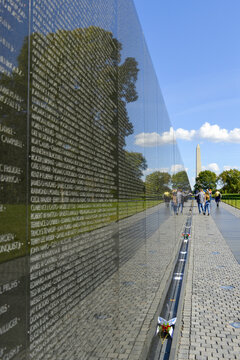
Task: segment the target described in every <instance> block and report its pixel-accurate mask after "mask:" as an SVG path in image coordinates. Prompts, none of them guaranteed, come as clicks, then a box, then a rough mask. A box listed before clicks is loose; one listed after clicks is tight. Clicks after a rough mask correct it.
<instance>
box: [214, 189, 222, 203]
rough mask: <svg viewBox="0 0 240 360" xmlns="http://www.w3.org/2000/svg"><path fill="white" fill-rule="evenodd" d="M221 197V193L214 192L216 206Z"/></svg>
mask: <svg viewBox="0 0 240 360" xmlns="http://www.w3.org/2000/svg"><path fill="white" fill-rule="evenodd" d="M221 197H222V195H221V193H220V191H218V190H217V191H216V192H215V202H216V204H217V207H219V203H220V201H221Z"/></svg>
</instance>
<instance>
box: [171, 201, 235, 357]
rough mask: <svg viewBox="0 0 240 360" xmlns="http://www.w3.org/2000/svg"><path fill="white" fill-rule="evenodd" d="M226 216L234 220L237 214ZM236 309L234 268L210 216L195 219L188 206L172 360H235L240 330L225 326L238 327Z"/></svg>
mask: <svg viewBox="0 0 240 360" xmlns="http://www.w3.org/2000/svg"><path fill="white" fill-rule="evenodd" d="M221 205H223V206H224V209H226V210H228V209H229V208H230V206H228V205H226V204H221ZM230 210H231V213H234V215H235V216H237V217H240V210H238V215H236V213H237V212H236V210H237V209H236V210H235V209H234V210H232V209H230ZM239 246H240V244H239ZM239 309H240V265H239V264H238V262H237V260H236V259H235V257H234V255H233V253H232V251H231V250H230V248H229V246H228V245H227V242H226V241H225V239H224V238H223V236H222V234H221V232H220V231H219V229H218V227H217V225H216V223H215V221H214V220H213V218H212V216H204V215H202V214H198V211H197V207H196V206H194V208H193V222H192V237H191V246H190V254H189V268H188V273H187V283H186V287H185V297H184V305H183V313H182V319H181V321H182V327H181V334H180V336H179V338H180V340H179V344H178V350H177V352H176V357H175V358H176V360H183V359H184V360H188V359H193V360H205V359H206V360H218V359H225V360H226V359H227V360H234V359H238V360H239V359H240V329H236V328H234V327H232V326H231V325H230V324H231V323H233V322H235V321H240V310H239Z"/></svg>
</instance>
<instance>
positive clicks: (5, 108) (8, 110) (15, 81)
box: [0, 40, 28, 203]
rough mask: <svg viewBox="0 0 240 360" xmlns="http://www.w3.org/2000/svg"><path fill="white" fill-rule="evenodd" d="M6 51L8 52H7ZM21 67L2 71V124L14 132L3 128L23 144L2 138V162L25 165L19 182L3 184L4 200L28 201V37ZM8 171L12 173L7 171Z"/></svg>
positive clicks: (1, 190) (21, 56)
mask: <svg viewBox="0 0 240 360" xmlns="http://www.w3.org/2000/svg"><path fill="white" fill-rule="evenodd" d="M4 55H6V54H4ZM18 64H19V65H18V71H13V72H12V73H11V74H10V75H7V74H6V73H5V74H1V75H0V94H1V100H0V124H1V126H2V127H4V126H5V127H7V128H10V129H12V133H10V134H6V133H5V132H4V131H2V132H1V135H2V136H5V135H7V137H8V138H9V139H12V140H18V141H20V143H19V144H20V146H13V145H10V144H8V143H7V142H3V141H0V157H1V160H0V163H2V164H6V165H11V166H13V167H18V168H21V174H18V176H17V177H18V179H19V182H16V183H11V182H3V183H2V184H0V192H1V193H0V202H4V203H24V202H25V197H26V181H27V180H26V165H27V161H26V156H27V153H26V151H27V79H28V78H27V76H28V75H27V69H28V62H27V41H26V40H25V41H24V44H23V47H22V52H21V54H20V55H19V56H18ZM5 175H12V174H11V173H5Z"/></svg>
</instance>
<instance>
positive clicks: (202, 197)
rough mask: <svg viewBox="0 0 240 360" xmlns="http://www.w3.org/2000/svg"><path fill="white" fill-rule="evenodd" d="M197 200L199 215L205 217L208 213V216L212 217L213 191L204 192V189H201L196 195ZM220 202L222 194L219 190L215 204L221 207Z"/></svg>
mask: <svg viewBox="0 0 240 360" xmlns="http://www.w3.org/2000/svg"><path fill="white" fill-rule="evenodd" d="M195 199H196V200H197V204H198V211H199V214H201V213H203V215H206V213H207V214H208V215H210V212H211V201H212V190H211V189H207V190H206V191H204V190H203V189H200V190H199V191H198V192H197V193H196V194H195ZM220 200H221V194H220V192H219V191H218V190H217V191H216V193H215V202H216V204H217V206H219V202H220Z"/></svg>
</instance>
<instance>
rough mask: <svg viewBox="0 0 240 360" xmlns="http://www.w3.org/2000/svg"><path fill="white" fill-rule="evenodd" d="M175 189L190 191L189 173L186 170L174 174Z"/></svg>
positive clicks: (173, 183) (173, 185) (173, 184)
mask: <svg viewBox="0 0 240 360" xmlns="http://www.w3.org/2000/svg"><path fill="white" fill-rule="evenodd" d="M172 187H173V189H181V190H183V191H190V190H191V188H190V185H189V180H188V175H187V172H186V171H179V172H177V173H176V174H173V175H172Z"/></svg>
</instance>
